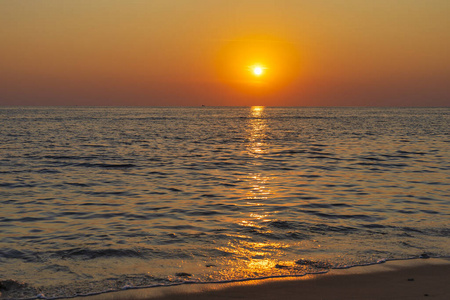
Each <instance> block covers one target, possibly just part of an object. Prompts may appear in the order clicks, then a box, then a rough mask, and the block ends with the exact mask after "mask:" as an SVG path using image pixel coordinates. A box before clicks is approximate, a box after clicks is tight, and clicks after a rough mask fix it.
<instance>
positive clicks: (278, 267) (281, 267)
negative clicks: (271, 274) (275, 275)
mask: <svg viewBox="0 0 450 300" xmlns="http://www.w3.org/2000/svg"><path fill="white" fill-rule="evenodd" d="M275 268H277V269H289V267H288V266H283V265H279V264H276V265H275Z"/></svg>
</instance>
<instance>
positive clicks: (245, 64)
mask: <svg viewBox="0 0 450 300" xmlns="http://www.w3.org/2000/svg"><path fill="white" fill-rule="evenodd" d="M309 2H310V3H309ZM448 16H450V2H449V1H448V0H426V1H425V0H424V1H422V0H397V1H392V0H389V1H387V0H378V1H362V0H359V1H356V0H347V1H338V0H334V1H332V0H328V1H327V0H321V1H298V0H276V1H275V0H241V1H238V0H214V1H212V0H152V1H144V0H142V1H135V0H129V1H119V0H79V1H75V0H73V1H69V0H41V1H26V0H2V1H0V43H1V45H0V105H144V106H147V105H188V106H189V105H192V106H195V105H202V104H203V105H233V106H234V105H238V106H240V105H270V106H348V105H351V106H367V105H369V106H449V104H450V20H449V19H450V18H449V17H448ZM253 65H261V66H263V67H264V74H262V75H261V76H259V77H256V76H254V75H252V72H251V70H250V69H249V67H250V66H253Z"/></svg>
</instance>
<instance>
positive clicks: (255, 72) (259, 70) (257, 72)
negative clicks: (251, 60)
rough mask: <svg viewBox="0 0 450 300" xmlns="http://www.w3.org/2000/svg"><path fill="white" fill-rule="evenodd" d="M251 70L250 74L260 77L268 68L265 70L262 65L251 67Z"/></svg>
mask: <svg viewBox="0 0 450 300" xmlns="http://www.w3.org/2000/svg"><path fill="white" fill-rule="evenodd" d="M249 69H250V72H252V73H253V75H255V76H258V77H259V76H261V75H263V74H264V71H265V69H266V68H264V67H263V66H260V65H254V66H251V67H250V68H249Z"/></svg>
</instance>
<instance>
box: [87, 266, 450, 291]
mask: <svg viewBox="0 0 450 300" xmlns="http://www.w3.org/2000/svg"><path fill="white" fill-rule="evenodd" d="M449 280H450V258H440V259H414V260H402V261H391V262H387V263H384V264H378V265H371V266H362V267H353V268H350V269H340V270H332V271H330V272H329V273H326V274H320V275H308V276H303V277H294V278H278V279H264V280H250V281H244V282H234V283H222V284H185V285H180V286H174V287H156V288H146V289H135V290H126V291H121V292H114V293H107V294H102V295H97V296H90V297H83V298H81V299H86V300H118V299H120V300H122V299H152V300H181V299H183V300H191V299H192V300H193V299H196V300H206V299H208V300H209V299H212V300H214V299H217V300H218V299H221V300H223V299H258V300H272V299H273V300H275V299H277V300H279V299H281V300H290V299H302V300H308V299H314V300H317V299H324V300H328V299H450V284H449Z"/></svg>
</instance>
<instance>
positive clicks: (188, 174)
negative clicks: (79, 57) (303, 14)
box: [0, 107, 450, 299]
mask: <svg viewBox="0 0 450 300" xmlns="http://www.w3.org/2000/svg"><path fill="white" fill-rule="evenodd" d="M449 121H450V109H449V108H301V107H298V108H297V107H296V108H292V107H290V108H276V107H1V108H0V176H1V177H0V292H1V298H3V299H8V298H12V299H19V298H33V297H40V298H58V297H73V296H77V295H78V296H79V295H88V294H95V293H102V292H108V291H115V290H122V289H128V288H138V287H151V286H161V285H174V284H181V283H193V282H223V281H234V280H246V279H250V278H266V277H276V276H301V275H304V274H309V273H323V272H327V271H328V270H330V269H333V268H347V267H351V266H356V265H365V264H374V263H382V262H384V261H386V260H395V259H411V258H419V257H422V258H427V257H448V256H449V255H450V227H449V215H450V188H449V186H450V151H449V150H450V135H449V133H450V130H449V129H450V127H449Z"/></svg>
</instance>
